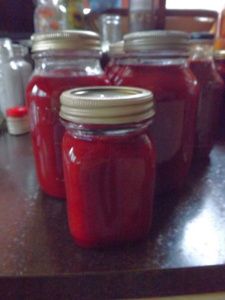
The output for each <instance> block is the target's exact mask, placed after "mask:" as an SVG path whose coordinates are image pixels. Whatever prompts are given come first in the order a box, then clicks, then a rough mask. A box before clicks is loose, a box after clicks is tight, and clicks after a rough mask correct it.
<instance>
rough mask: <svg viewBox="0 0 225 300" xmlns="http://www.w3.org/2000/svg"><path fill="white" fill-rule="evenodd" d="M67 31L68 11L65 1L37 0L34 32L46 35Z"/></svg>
mask: <svg viewBox="0 0 225 300" xmlns="http://www.w3.org/2000/svg"><path fill="white" fill-rule="evenodd" d="M64 29H67V9H66V6H65V4H64V1H63V0H37V1H36V8H35V10H34V30H35V32H39V33H44V32H51V31H57V30H64Z"/></svg>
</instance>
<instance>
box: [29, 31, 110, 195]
mask: <svg viewBox="0 0 225 300" xmlns="http://www.w3.org/2000/svg"><path fill="white" fill-rule="evenodd" d="M32 44H33V45H32V52H33V58H34V60H35V70H34V73H33V75H32V77H31V79H30V81H29V84H28V87H27V93H26V94H27V95H26V96H27V105H28V111H29V115H30V127H31V134H32V144H33V151H34V157H35V163H36V170H37V175H38V180H39V183H40V186H41V188H42V189H43V191H44V192H46V193H47V194H49V195H51V196H55V197H59V198H65V187H64V179H63V168H62V157H61V156H62V154H61V141H62V136H63V133H64V127H63V126H62V124H61V122H60V121H59V108H60V99H59V96H60V94H61V93H62V92H63V91H65V90H68V89H70V88H76V87H82V86H90V85H92V86H93V85H95V86H96V85H105V84H108V80H106V77H105V75H104V74H103V71H102V69H101V67H100V61H99V59H100V39H99V35H98V34H96V33H94V32H90V31H61V32H56V33H48V34H35V35H33V36H32Z"/></svg>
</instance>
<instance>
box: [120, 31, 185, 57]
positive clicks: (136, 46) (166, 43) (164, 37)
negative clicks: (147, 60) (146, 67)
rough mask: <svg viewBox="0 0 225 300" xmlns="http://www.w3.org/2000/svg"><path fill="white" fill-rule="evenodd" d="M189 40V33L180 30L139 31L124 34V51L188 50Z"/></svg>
mask: <svg viewBox="0 0 225 300" xmlns="http://www.w3.org/2000/svg"><path fill="white" fill-rule="evenodd" d="M189 40H190V38H189V34H188V33H185V32H182V31H171V30H152V31H140V32H134V33H129V34H126V35H125V36H124V42H125V44H124V49H125V52H147V51H152V50H157V51H158V50H184V51H188V47H189Z"/></svg>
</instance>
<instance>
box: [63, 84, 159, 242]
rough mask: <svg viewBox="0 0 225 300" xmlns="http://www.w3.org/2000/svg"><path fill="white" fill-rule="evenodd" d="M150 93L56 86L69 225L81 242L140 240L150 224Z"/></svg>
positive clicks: (152, 165) (152, 111) (152, 177)
mask: <svg viewBox="0 0 225 300" xmlns="http://www.w3.org/2000/svg"><path fill="white" fill-rule="evenodd" d="M154 116H155V108H154V101H153V94H152V93H151V92H150V91H148V90H144V89H139V88H133V87H114V86H107V87H105V86H102V87H87V88H78V89H72V90H69V91H66V92H64V93H62V95H61V109H60V117H61V120H62V123H63V125H64V126H65V129H66V130H65V134H64V137H63V142H62V155H63V168H64V177H65V186H66V195H67V215H68V221H69V227H70V232H71V234H72V236H73V238H74V239H75V241H76V243H77V244H78V245H80V246H83V247H102V246H107V245H115V244H121V243H127V242H133V241H136V240H141V239H144V238H146V237H147V235H148V233H149V230H150V227H151V223H152V209H153V196H154V187H155V155H156V154H155V149H154V145H153V143H152V139H151V135H150V134H149V130H148V128H149V126H150V125H151V123H152V122H153V119H154Z"/></svg>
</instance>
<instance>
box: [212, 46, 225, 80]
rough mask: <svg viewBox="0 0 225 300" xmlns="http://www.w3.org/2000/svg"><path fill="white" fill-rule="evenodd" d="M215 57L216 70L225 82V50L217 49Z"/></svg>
mask: <svg viewBox="0 0 225 300" xmlns="http://www.w3.org/2000/svg"><path fill="white" fill-rule="evenodd" d="M213 58H214V62H215V65H216V70H217V72H218V73H219V74H220V76H221V78H222V79H223V81H224V82H225V50H215V51H214V55H213Z"/></svg>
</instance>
